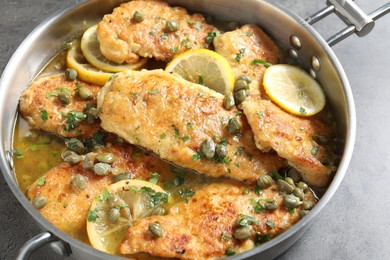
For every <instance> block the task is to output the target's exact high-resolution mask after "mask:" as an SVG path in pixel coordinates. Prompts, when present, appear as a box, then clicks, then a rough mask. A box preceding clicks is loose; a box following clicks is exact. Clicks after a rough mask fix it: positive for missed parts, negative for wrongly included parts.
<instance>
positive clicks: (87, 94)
mask: <svg viewBox="0 0 390 260" xmlns="http://www.w3.org/2000/svg"><path fill="white" fill-rule="evenodd" d="M77 93H78V94H79V96H80V98H82V99H84V100H91V99H93V93H92V91H90V90H89V89H88V88H86V87H84V86H81V87H79V88H78V92H77Z"/></svg>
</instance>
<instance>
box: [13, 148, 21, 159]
mask: <svg viewBox="0 0 390 260" xmlns="http://www.w3.org/2000/svg"><path fill="white" fill-rule="evenodd" d="M10 152H11V153H12V155H15V156H16V158H18V159H22V158H24V155H23V153H22V152H21V151H20V150H18V149H12V150H11V151H10Z"/></svg>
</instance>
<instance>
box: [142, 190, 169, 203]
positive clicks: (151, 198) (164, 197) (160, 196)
mask: <svg viewBox="0 0 390 260" xmlns="http://www.w3.org/2000/svg"><path fill="white" fill-rule="evenodd" d="M139 192H144V193H145V194H146V196H147V198H148V200H147V202H146V205H147V207H148V208H154V207H157V206H161V205H162V204H164V203H167V202H168V194H167V193H165V192H155V191H154V190H153V189H152V188H150V187H146V186H144V187H142V188H141V189H140V190H139Z"/></svg>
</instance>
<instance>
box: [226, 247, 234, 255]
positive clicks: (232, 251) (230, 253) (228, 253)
mask: <svg viewBox="0 0 390 260" xmlns="http://www.w3.org/2000/svg"><path fill="white" fill-rule="evenodd" d="M235 254H236V251H234V250H233V249H231V248H229V249H226V251H225V255H227V256H231V255H235Z"/></svg>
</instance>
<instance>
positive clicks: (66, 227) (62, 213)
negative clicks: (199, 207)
mask: <svg viewBox="0 0 390 260" xmlns="http://www.w3.org/2000/svg"><path fill="white" fill-rule="evenodd" d="M108 152H109V153H111V154H113V155H114V157H115V161H114V162H113V163H112V169H113V170H112V171H113V172H116V173H117V175H119V174H121V173H126V175H127V177H130V178H141V179H145V180H148V179H149V178H150V177H151V172H160V173H161V172H165V171H167V170H170V168H169V165H168V164H167V163H164V162H163V161H161V160H159V159H158V158H156V157H155V156H153V155H147V154H145V153H143V152H141V151H140V150H139V149H137V148H135V147H133V146H131V145H120V144H117V145H114V146H112V147H106V148H103V149H101V150H99V151H96V152H94V153H91V154H90V155H92V156H94V157H95V156H96V155H98V154H100V153H108ZM82 164H83V162H80V163H78V164H75V165H70V164H68V163H62V164H60V165H58V166H57V167H54V168H53V169H51V170H49V171H48V172H47V173H46V174H45V175H44V176H43V177H41V178H39V179H38V180H36V181H35V182H34V183H33V184H32V185H31V186H29V188H28V189H27V198H28V199H29V200H30V201H31V202H33V201H34V198H36V197H37V196H44V197H45V198H46V204H45V205H44V207H42V208H41V209H39V211H40V213H41V214H42V215H43V216H44V217H45V218H46V219H47V220H48V221H49V222H51V223H52V224H53V225H54V226H56V227H57V228H58V229H60V230H62V231H63V232H65V233H67V234H69V235H70V236H72V237H74V238H77V239H80V240H81V241H83V242H88V237H87V233H86V230H85V225H86V218H87V215H88V210H89V208H90V207H91V203H92V201H93V200H94V199H95V197H96V196H98V195H99V194H100V193H101V192H102V189H103V188H105V187H107V186H108V185H110V184H112V183H113V181H114V180H115V176H117V175H114V174H108V175H102V176H99V175H97V174H95V173H94V171H93V170H89V169H85V168H84V167H83V166H82ZM77 175H81V176H83V177H84V179H85V180H86V187H85V189H78V188H75V186H73V185H72V180H73V178H75V176H77Z"/></svg>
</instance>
